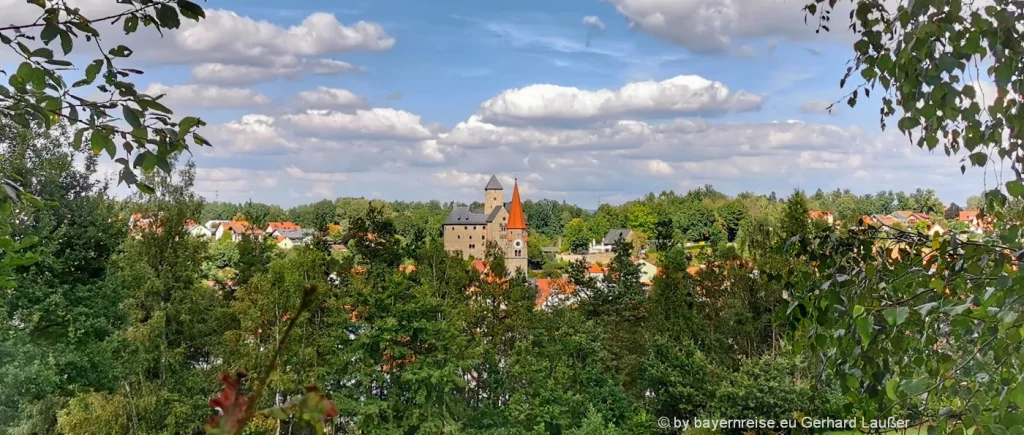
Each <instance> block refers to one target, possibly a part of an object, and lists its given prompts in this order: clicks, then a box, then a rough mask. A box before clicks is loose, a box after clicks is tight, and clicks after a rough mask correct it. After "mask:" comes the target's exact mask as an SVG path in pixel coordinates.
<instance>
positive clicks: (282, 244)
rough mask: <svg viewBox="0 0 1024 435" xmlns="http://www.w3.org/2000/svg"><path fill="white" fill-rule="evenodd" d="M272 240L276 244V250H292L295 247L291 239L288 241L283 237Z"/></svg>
mask: <svg viewBox="0 0 1024 435" xmlns="http://www.w3.org/2000/svg"><path fill="white" fill-rule="evenodd" d="M274 240H275V241H276V242H277V247H278V248H281V249H292V248H294V247H295V242H293V241H292V239H289V238H287V237H285V236H277V237H274Z"/></svg>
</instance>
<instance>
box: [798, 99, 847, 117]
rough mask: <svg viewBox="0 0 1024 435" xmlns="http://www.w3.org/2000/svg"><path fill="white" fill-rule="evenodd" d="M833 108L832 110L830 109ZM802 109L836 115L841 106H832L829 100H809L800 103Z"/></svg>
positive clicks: (806, 111)
mask: <svg viewBox="0 0 1024 435" xmlns="http://www.w3.org/2000/svg"><path fill="white" fill-rule="evenodd" d="M829 108H831V112H830V111H829ZM800 111H801V112H804V113H821V114H830V115H832V116H835V115H837V114H838V113H839V107H832V102H831V101H828V100H809V101H805V102H804V103H803V104H801V105H800Z"/></svg>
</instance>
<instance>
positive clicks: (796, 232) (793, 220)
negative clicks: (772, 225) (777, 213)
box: [782, 190, 810, 240]
mask: <svg viewBox="0 0 1024 435" xmlns="http://www.w3.org/2000/svg"><path fill="white" fill-rule="evenodd" d="M809 213H810V210H808V208H807V197H806V196H804V193H803V191H801V190H795V191H794V192H793V195H791V196H790V197H789V199H787V200H786V210H785V211H784V212H783V216H782V237H783V238H784V239H786V240H789V239H792V238H793V237H798V236H805V235H807V230H808V229H810V214H809Z"/></svg>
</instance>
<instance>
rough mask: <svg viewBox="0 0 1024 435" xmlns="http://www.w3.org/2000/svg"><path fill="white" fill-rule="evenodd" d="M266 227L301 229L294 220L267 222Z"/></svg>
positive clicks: (273, 228) (271, 228) (274, 229)
mask: <svg viewBox="0 0 1024 435" xmlns="http://www.w3.org/2000/svg"><path fill="white" fill-rule="evenodd" d="M267 228H270V231H277V230H301V229H302V227H301V226H299V225H297V224H295V223H294V222H267Z"/></svg>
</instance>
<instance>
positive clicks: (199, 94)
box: [142, 83, 270, 109]
mask: <svg viewBox="0 0 1024 435" xmlns="http://www.w3.org/2000/svg"><path fill="white" fill-rule="evenodd" d="M142 93H144V94H149V95H153V96H156V95H160V94H166V95H165V96H164V98H163V99H161V100H160V102H161V103H163V104H164V105H167V106H171V107H188V108H198V109H235V108H246V107H254V106H262V105H266V104H270V98H268V97H267V96H266V95H263V94H261V93H259V92H257V91H254V90H252V89H246V88H228V87H220V86H210V85H172V86H167V85H164V84H161V83H151V84H150V85H149V86H147V87H146V88H145V89H143V90H142Z"/></svg>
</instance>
